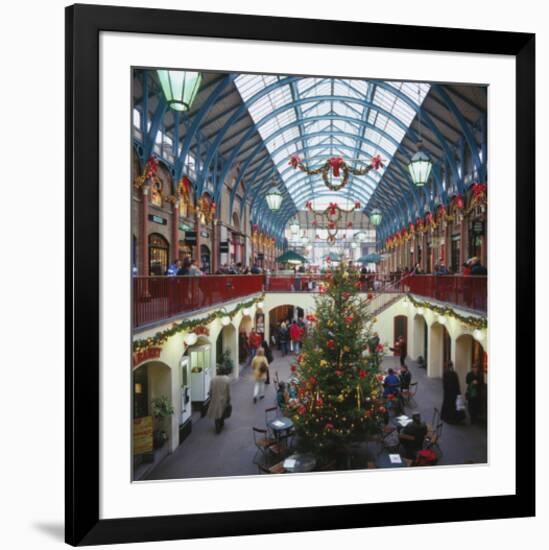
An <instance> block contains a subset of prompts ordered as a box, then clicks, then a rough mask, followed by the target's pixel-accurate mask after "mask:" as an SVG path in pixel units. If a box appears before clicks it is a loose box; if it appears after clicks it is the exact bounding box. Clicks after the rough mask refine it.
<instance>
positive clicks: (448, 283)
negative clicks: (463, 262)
mask: <svg viewBox="0 0 549 550" xmlns="http://www.w3.org/2000/svg"><path fill="white" fill-rule="evenodd" d="M487 280H488V278H487V277H486V276H485V275H477V276H474V275H470V276H467V277H464V276H462V275H410V276H408V277H405V278H404V279H403V280H402V283H401V290H403V291H404V292H411V293H412V294H416V295H418V296H423V297H425V298H433V299H434V300H437V301H439V302H445V303H449V304H453V305H455V306H460V307H463V308H466V309H471V310H474V311H477V312H479V313H484V314H486V312H487V299H488V293H487V290H488V289H487Z"/></svg>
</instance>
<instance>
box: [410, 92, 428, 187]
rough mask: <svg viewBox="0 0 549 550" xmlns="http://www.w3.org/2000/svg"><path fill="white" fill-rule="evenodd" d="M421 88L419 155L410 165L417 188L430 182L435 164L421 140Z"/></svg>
mask: <svg viewBox="0 0 549 550" xmlns="http://www.w3.org/2000/svg"><path fill="white" fill-rule="evenodd" d="M420 102H421V99H420V88H419V84H418V87H417V105H418V115H417V116H418V125H419V130H418V134H419V139H418V141H417V153H416V154H415V155H414V156H413V157H412V160H411V161H410V164H408V170H409V171H410V176H411V177H412V182H413V184H414V185H415V186H416V187H423V186H424V185H425V184H426V183H427V182H428V181H429V175H430V174H431V168H432V167H433V164H432V163H431V160H430V159H429V157H428V156H427V155H426V154H425V153H424V152H423V151H422V150H421V146H422V144H423V141H422V140H421V106H420Z"/></svg>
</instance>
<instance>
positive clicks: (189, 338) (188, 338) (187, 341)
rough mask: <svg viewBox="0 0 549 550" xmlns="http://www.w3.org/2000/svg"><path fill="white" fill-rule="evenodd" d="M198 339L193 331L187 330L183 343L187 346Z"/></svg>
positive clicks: (192, 344) (193, 343)
mask: <svg viewBox="0 0 549 550" xmlns="http://www.w3.org/2000/svg"><path fill="white" fill-rule="evenodd" d="M197 340H198V336H197V335H196V334H195V333H194V332H189V334H187V336H185V344H187V346H194V345H195V344H196V342H197Z"/></svg>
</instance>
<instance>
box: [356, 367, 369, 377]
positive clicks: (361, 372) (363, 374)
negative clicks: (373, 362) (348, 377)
mask: <svg viewBox="0 0 549 550" xmlns="http://www.w3.org/2000/svg"><path fill="white" fill-rule="evenodd" d="M366 374H367V373H366V371H364V370H362V369H361V370H359V371H358V376H359V377H360V378H366Z"/></svg>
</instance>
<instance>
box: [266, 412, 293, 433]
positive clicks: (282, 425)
mask: <svg viewBox="0 0 549 550" xmlns="http://www.w3.org/2000/svg"><path fill="white" fill-rule="evenodd" d="M267 426H269V428H271V430H273V433H274V434H275V437H280V435H281V434H282V433H284V432H287V431H288V430H290V429H291V428H293V427H294V423H293V422H292V419H291V418H288V417H287V416H277V417H276V418H273V419H272V420H271V421H270V422H269V423H268V424H267Z"/></svg>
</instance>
